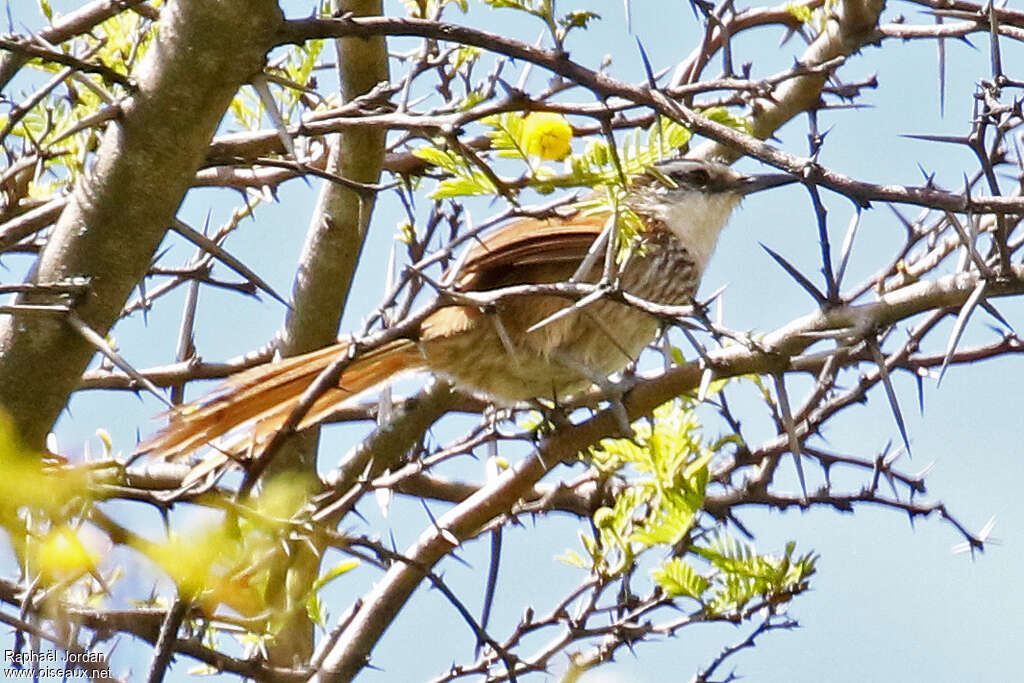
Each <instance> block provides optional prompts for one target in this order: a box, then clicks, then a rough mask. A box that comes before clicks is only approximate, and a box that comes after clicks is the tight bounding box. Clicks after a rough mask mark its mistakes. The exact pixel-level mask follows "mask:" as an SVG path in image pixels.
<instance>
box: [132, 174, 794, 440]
mask: <svg viewBox="0 0 1024 683" xmlns="http://www.w3.org/2000/svg"><path fill="white" fill-rule="evenodd" d="M794 180H795V179H794V178H793V177H792V176H790V175H788V174H785V173H768V174H757V175H747V174H743V173H740V172H738V171H736V170H734V169H732V168H730V167H729V166H726V165H724V164H721V163H718V162H715V161H706V160H695V159H686V158H673V159H668V160H663V161H660V162H656V163H655V164H652V165H650V166H649V167H647V168H646V169H645V170H644V171H643V172H642V173H639V174H637V175H636V176H634V177H633V178H631V179H630V181H629V183H628V185H627V188H626V192H625V195H624V198H623V200H622V203H623V204H624V205H625V206H626V207H628V208H629V209H630V210H632V211H633V212H634V214H635V215H636V216H637V217H638V218H639V222H640V224H641V225H642V230H640V234H639V236H638V238H637V239H638V243H637V244H635V245H634V246H633V248H632V249H631V250H629V252H628V255H627V256H626V259H625V261H624V262H622V263H619V264H618V268H617V276H618V277H617V282H618V286H619V287H620V288H621V290H622V291H624V292H627V293H629V294H632V295H634V296H636V297H639V298H641V299H644V300H646V301H650V302H653V303H657V304H665V305H684V304H689V303H692V301H693V297H694V295H695V293H696V291H697V287H698V285H699V284H700V280H701V277H702V275H703V273H704V270H705V268H706V267H707V264H708V261H709V260H710V259H711V255H712V252H713V251H714V249H715V245H716V243H717V241H718V237H719V234H720V233H721V231H722V229H723V227H724V226H725V224H726V223H727V221H728V219H729V217H730V215H731V214H732V212H733V210H734V209H735V208H736V207H737V206H738V205H739V203H740V200H741V199H742V198H743V197H745V196H747V195H749V194H752V193H754V192H758V191H761V190H766V189H769V188H772V187H777V186H780V185H783V184H786V183H790V182H793V181H794ZM609 217H610V213H604V214H601V213H593V212H590V213H588V212H586V211H579V210H578V211H575V212H572V213H569V214H567V215H559V216H556V217H554V218H531V217H527V218H518V219H515V220H512V221H510V222H507V223H504V224H502V225H499V226H498V227H496V228H494V229H492V230H490V231H489V232H486V233H484V234H483V235H481V236H480V237H479V238H477V240H476V241H475V242H474V243H473V244H472V245H471V246H470V247H469V248H468V250H467V251H466V252H465V253H464V254H463V256H462V257H461V258H460V259H459V260H458V262H457V263H456V265H455V266H453V268H456V269H457V270H456V272H454V273H452V274H451V276H450V279H449V280H448V281H450V282H452V283H453V284H452V289H453V291H454V292H456V293H459V292H461V293H466V294H472V293H483V292H488V291H492V290H498V289H501V288H504V287H510V286H515V285H525V284H551V283H559V282H567V281H575V282H584V283H588V282H589V283H594V282H598V281H599V280H600V278H601V276H602V274H603V273H604V272H605V271H606V269H605V267H604V264H603V263H602V259H594V258H593V256H591V257H589V258H588V254H591V253H592V251H593V248H594V247H595V242H597V241H598V240H599V239H600V236H601V234H602V232H603V231H604V230H605V226H606V225H607V223H608V221H609ZM581 270H582V271H584V272H582V273H580V272H579V271H581ZM567 307H571V310H568V311H566V310H565V309H566V308H567ZM659 325H660V323H659V321H658V320H657V319H655V318H654V317H653V316H652V315H651V314H650V313H648V312H645V311H643V310H640V309H639V308H637V307H635V306H631V305H629V304H627V303H625V302H622V301H621V300H612V299H611V298H608V297H598V298H597V299H596V300H594V301H592V302H590V303H588V304H587V305H585V306H580V305H577V306H573V304H572V302H567V300H566V299H565V298H563V297H559V296H555V295H553V294H551V293H546V294H536V295H530V296H517V297H511V298H501V297H499V298H498V299H497V300H496V301H495V302H494V303H493V304H492V305H489V306H486V307H481V306H479V305H474V304H473V303H472V302H469V303H462V302H459V303H453V304H451V305H441V306H439V307H438V308H437V310H435V311H434V312H432V313H431V314H429V315H428V316H426V317H425V318H424V319H423V321H422V322H421V323H420V325H419V327H418V329H417V330H414V331H413V332H412V333H411V334H409V335H407V336H405V337H402V338H398V339H393V340H391V341H388V342H386V343H384V344H382V345H380V346H377V347H376V348H372V349H368V350H366V351H364V352H361V353H355V354H354V355H353V352H354V349H353V348H352V345H353V343H354V342H353V341H352V340H351V339H345V338H342V339H341V340H339V341H337V342H336V343H334V344H332V345H329V346H326V347H324V348H322V349H319V350H316V351H313V352H311V353H306V354H303V355H299V356H294V357H290V358H286V359H283V360H280V361H277V362H272V363H267V364H264V365H260V366H257V367H255V368H251V369H248V370H244V371H241V372H239V373H237V374H235V375H232V376H229V377H228V378H227V379H226V380H225V381H224V382H223V383H222V384H221V385H220V386H219V387H218V388H216V389H214V390H213V391H212V392H210V393H209V394H207V395H205V396H202V397H200V398H199V399H197V400H196V401H193V402H191V403H187V404H183V405H181V406H178V407H176V408H174V409H172V410H171V411H170V412H169V413H168V414H167V416H168V422H167V425H166V426H165V427H164V428H162V429H161V430H159V431H158V432H157V433H156V434H154V435H153V436H152V437H150V438H149V439H147V440H146V441H144V442H142V443H141V444H140V445H139V447H138V448H137V450H136V453H137V454H148V455H150V456H155V457H159V458H163V459H178V458H182V457H184V456H187V455H189V454H191V453H193V452H195V451H197V450H198V449H200V448H202V447H204V446H206V445H210V444H215V443H217V440H218V439H220V437H224V436H225V435H226V434H228V433H234V434H236V435H237V436H235V437H233V438H234V441H232V442H231V445H230V446H228V445H220V446H218V449H219V450H221V452H223V450H224V449H229V450H231V451H233V452H237V453H241V452H248V453H250V454H258V453H259V452H260V449H261V448H262V447H263V446H265V445H266V443H268V442H269V441H270V439H271V438H272V437H273V435H274V434H275V432H276V431H277V430H279V429H280V428H281V426H282V425H283V424H284V423H285V422H286V421H287V420H288V418H289V416H290V414H291V413H292V411H293V410H294V408H295V406H296V405H298V403H299V399H300V397H301V396H302V394H303V392H304V391H305V390H306V389H307V388H308V387H310V386H311V385H312V384H313V382H314V381H316V379H317V377H318V376H319V375H320V374H321V373H322V372H323V371H324V370H325V369H326V368H327V367H329V366H331V365H332V363H334V362H335V361H336V360H338V359H339V358H344V357H349V356H351V359H350V362H348V363H347V365H345V366H344V370H343V372H342V374H341V377H340V379H339V381H338V382H337V383H336V385H335V386H333V387H332V388H330V389H329V390H327V391H326V392H325V393H324V394H323V395H321V396H320V397H319V398H318V399H317V400H316V401H315V402H314V403H313V404H312V407H311V408H310V409H309V410H308V412H307V413H306V415H305V417H304V418H303V419H302V420H301V422H300V423H299V425H298V429H299V430H301V429H305V428H308V427H310V426H313V425H315V424H318V423H319V422H320V421H322V420H323V419H324V418H325V417H326V416H327V415H328V414H329V413H330V412H331V411H332V410H333V409H334V408H336V407H337V406H338V405H339V404H341V403H343V402H344V401H346V400H348V399H349V398H351V397H353V396H354V395H356V394H359V393H362V392H363V391H366V390H369V389H371V388H374V387H376V386H378V385H382V384H384V383H386V382H387V381H389V380H391V379H392V378H394V377H396V376H397V375H400V374H402V373H405V372H410V371H427V372H429V373H432V374H434V375H436V376H440V377H442V378H445V379H447V380H450V381H452V382H453V383H454V384H455V385H456V386H457V387H459V388H460V389H462V390H465V391H468V392H470V393H473V394H477V395H482V396H484V397H486V398H487V399H489V400H492V401H494V402H495V403H497V404H500V405H514V404H516V403H519V402H523V401H530V400H540V399H547V398H552V399H555V400H558V399H559V398H561V397H565V396H568V395H571V394H573V393H575V392H579V391H581V390H584V389H586V388H588V387H590V386H592V385H594V384H595V383H600V381H601V378H607V377H608V376H610V375H612V374H614V373H616V372H618V371H620V370H622V369H624V368H625V367H627V366H628V365H629V364H630V363H633V362H634V361H635V360H636V358H637V356H638V355H639V354H640V352H641V351H642V350H643V349H644V348H645V347H646V346H647V345H649V344H650V343H651V342H652V341H654V339H655V338H656V336H657V334H658V331H659ZM240 427H244V429H241V430H239V429H238V428H240ZM239 432H240V433H239ZM222 443H226V442H222Z"/></svg>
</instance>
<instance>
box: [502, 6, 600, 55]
mask: <svg viewBox="0 0 1024 683" xmlns="http://www.w3.org/2000/svg"><path fill="white" fill-rule="evenodd" d="M482 1H483V2H484V4H486V5H490V6H491V7H493V8H495V9H514V10H518V11H520V12H525V13H527V14H530V15H532V16H535V17H537V18H538V19H540V20H541V21H543V22H544V24H545V25H546V26H547V28H548V31H549V32H550V33H551V37H552V39H553V40H554V41H555V45H557V46H558V47H561V46H562V43H563V42H564V41H565V38H566V36H567V35H568V34H569V32H570V31H572V30H573V29H577V28H586V26H587V24H588V23H590V21H592V20H593V19H600V18H601V15H599V14H597V13H596V12H588V11H583V10H573V11H571V12H569V13H567V14H565V15H564V16H561V17H559V16H555V3H554V0H482Z"/></svg>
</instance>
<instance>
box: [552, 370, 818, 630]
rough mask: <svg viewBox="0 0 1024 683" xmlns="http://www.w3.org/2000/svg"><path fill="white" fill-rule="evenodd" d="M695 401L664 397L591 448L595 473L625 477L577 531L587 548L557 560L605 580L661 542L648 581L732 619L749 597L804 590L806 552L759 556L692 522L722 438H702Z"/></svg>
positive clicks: (811, 558)
mask: <svg viewBox="0 0 1024 683" xmlns="http://www.w3.org/2000/svg"><path fill="white" fill-rule="evenodd" d="M719 388H720V386H719V387H715V388H714V389H713V391H714V390H718V389H719ZM694 408H695V405H694V403H693V402H692V401H690V400H687V399H682V398H680V399H676V400H674V401H671V402H669V403H666V404H664V405H662V406H660V407H659V408H658V409H657V410H655V412H654V415H653V416H652V418H651V419H650V420H641V421H639V422H637V423H636V424H635V425H634V427H633V428H634V432H635V437H634V439H605V440H604V441H602V442H601V444H600V446H599V447H597V448H594V449H593V450H592V451H591V453H590V454H589V458H590V460H591V462H592V463H593V465H594V467H596V468H597V469H598V471H599V472H601V474H602V475H603V476H605V477H612V476H615V477H622V478H624V479H625V480H626V485H625V487H624V488H623V489H622V490H621V491H620V492H619V493H618V494H617V495H616V498H615V502H614V504H613V505H611V506H610V507H603V508H601V509H599V510H597V512H595V513H594V516H593V524H594V529H595V530H596V534H595V536H593V537H591V536H582V537H581V538H582V542H583V546H584V549H585V551H586V555H587V556H586V557H584V556H581V555H580V554H578V553H569V554H568V555H567V556H566V557H564V558H563V559H564V560H565V561H567V562H569V563H570V564H574V565H576V566H579V567H583V568H586V569H589V570H590V571H591V572H593V573H595V574H597V575H599V576H602V577H605V578H609V579H610V578H615V577H617V576H620V575H622V574H623V573H624V572H626V571H627V570H629V569H630V568H631V567H632V566H633V564H634V563H635V562H636V561H637V560H638V559H639V558H640V557H641V556H642V555H643V554H645V553H648V552H649V551H652V550H655V549H659V548H660V549H670V550H671V556H670V557H669V558H668V559H666V560H664V561H662V562H660V563H659V565H658V566H657V568H655V569H654V570H653V571H652V577H653V579H654V581H655V583H657V585H658V586H659V587H660V588H661V589H662V590H663V591H665V593H666V594H667V595H669V596H671V597H674V598H690V599H692V600H695V601H697V603H698V604H699V605H700V608H701V609H702V610H704V611H705V612H706V613H707V615H708V616H713V617H728V618H732V617H734V616H736V615H738V614H739V613H741V612H742V610H743V609H744V607H746V606H747V605H748V604H749V603H750V602H751V601H753V600H763V601H768V602H771V603H777V602H782V601H785V600H788V599H789V597H791V596H792V595H795V594H797V593H800V592H802V591H803V590H805V589H806V588H807V585H808V580H809V578H810V576H811V575H812V574H813V573H814V564H815V561H816V556H815V555H813V554H811V553H809V554H807V555H802V556H796V555H795V546H794V545H793V544H792V543H791V544H789V545H787V547H786V551H785V553H784V554H783V555H782V556H778V557H776V556H772V555H758V554H757V552H756V550H755V549H754V547H753V546H752V545H751V544H749V543H743V542H740V541H738V540H736V539H734V538H732V537H731V536H729V535H727V534H725V533H724V532H722V531H721V530H717V531H711V530H710V529H705V528H704V527H703V526H702V524H701V522H702V510H703V506H704V496H705V492H706V489H707V486H708V482H709V478H710V473H709V469H708V468H709V465H710V463H711V462H712V461H713V460H714V458H715V456H716V455H717V454H718V452H719V450H720V449H722V448H723V447H724V446H725V445H726V444H728V443H730V442H731V439H729V438H724V439H720V440H718V441H717V442H716V443H713V444H710V445H709V444H706V443H705V442H704V440H703V439H702V437H701V425H700V422H699V420H698V419H697V416H696V414H695V412H694ZM709 539H710V540H709ZM698 565H699V566H700V567H701V568H700V569H698Z"/></svg>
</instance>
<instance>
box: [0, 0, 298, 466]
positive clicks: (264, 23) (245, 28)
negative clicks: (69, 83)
mask: <svg viewBox="0 0 1024 683" xmlns="http://www.w3.org/2000/svg"><path fill="white" fill-rule="evenodd" d="M282 20H283V17H282V15H281V12H280V10H279V8H278V6H277V3H276V2H273V1H272V0H220V1H218V2H213V1H211V0H175V1H172V2H169V3H168V4H167V5H166V6H165V7H164V9H163V10H162V11H161V15H160V27H159V29H158V32H157V36H156V39H155V43H154V44H153V45H152V47H151V48H150V51H149V53H148V54H147V55H146V57H145V59H144V60H143V62H142V64H141V65H140V67H139V69H138V73H136V74H134V78H135V80H136V83H137V87H136V89H135V92H133V93H132V95H131V96H130V97H129V98H127V99H126V100H125V101H124V102H123V103H122V104H121V109H122V115H121V117H120V118H119V119H118V120H116V121H114V122H112V123H111V124H109V125H108V128H107V131H106V134H105V135H104V136H103V141H102V143H101V145H100V148H99V150H98V151H97V153H96V159H95V163H94V164H93V167H92V168H91V169H89V170H88V171H87V172H85V173H84V174H83V175H82V177H81V178H80V179H79V180H78V182H77V183H76V186H75V189H74V193H73V194H72V196H71V200H70V202H69V203H68V205H67V207H66V208H65V209H64V212H63V213H62V214H61V217H60V220H59V221H58V222H57V225H56V227H55V229H54V234H53V236H52V237H51V238H50V239H49V240H48V241H47V244H46V247H45V249H44V250H43V252H42V253H41V254H40V256H39V260H38V262H37V263H36V264H35V266H34V267H33V270H32V274H31V275H30V277H29V281H30V282H33V283H52V282H60V281H64V280H67V279H69V278H85V279H86V280H87V281H88V283H89V284H88V292H87V293H86V294H85V296H84V297H83V298H82V299H81V300H80V301H79V302H78V305H77V306H76V308H75V313H76V314H77V315H78V316H79V317H80V318H81V319H82V320H83V321H84V322H85V323H86V324H87V325H89V326H90V327H92V329H93V330H95V331H96V332H98V333H99V334H100V335H106V334H107V332H108V331H109V330H110V328H111V327H112V326H113V325H114V323H115V322H116V321H117V319H118V317H119V315H120V313H121V309H122V306H123V305H124V303H125V301H126V299H127V298H128V295H129V294H130V293H131V291H132V289H133V288H134V287H135V286H137V284H138V283H139V281H140V280H141V279H142V278H143V276H144V275H145V273H146V270H147V268H148V267H149V264H150V260H151V259H152V257H153V254H154V252H155V251H156V249H157V247H158V246H159V244H160V241H161V240H162V239H163V236H164V233H165V231H166V230H167V227H168V226H169V225H170V223H171V219H172V218H173V217H174V215H175V213H176V211H177V209H178V206H179V205H180V204H181V201H182V199H183V198H184V196H185V192H186V191H187V190H188V188H189V186H190V185H191V184H192V181H193V179H194V177H195V173H196V170H197V168H198V167H199V164H200V162H201V161H202V159H203V157H204V155H205V154H206V150H207V146H208V145H209V143H210V140H211V138H212V137H213V133H214V131H215V130H216V129H217V125H218V123H219V122H220V119H221V116H222V115H223V113H224V111H225V109H226V108H227V106H228V104H229V103H230V102H231V99H232V97H233V96H234V94H235V92H236V91H237V90H238V87H239V86H240V85H241V84H243V83H245V82H246V80H247V79H248V78H249V77H250V76H252V75H253V74H255V73H257V72H258V71H259V70H260V69H261V68H262V66H263V62H264V56H265V54H266V51H267V50H268V49H269V47H270V46H271V43H272V38H273V36H274V33H275V30H276V29H278V27H279V26H280V25H281V23H282ZM226 37H230V49H226V43H225V38H226ZM18 303H20V304H47V303H53V299H52V298H51V297H50V296H47V295H42V294H32V295H23V296H21V297H19V300H18ZM93 353H94V348H93V347H92V346H91V345H90V344H89V343H88V342H87V341H86V340H85V339H83V338H82V337H81V336H80V335H79V334H78V333H77V332H75V331H74V330H73V329H72V327H71V326H70V325H69V324H68V323H67V322H66V321H65V320H63V319H62V318H60V317H45V318H44V317H40V316H35V317H28V316H25V315H17V316H8V317H4V318H3V319H2V320H0V406H2V407H3V409H4V410H5V411H6V412H8V413H9V414H10V416H11V417H12V418H13V421H14V423H15V425H16V426H17V428H18V429H19V431H20V432H21V434H22V436H23V437H24V439H25V440H26V441H27V442H28V443H29V444H31V445H33V446H36V447H40V446H42V444H43V441H44V438H45V436H46V434H47V432H49V431H50V429H51V427H52V426H53V423H54V422H55V421H56V419H57V417H58V415H59V414H60V411H61V410H62V409H63V407H64V405H65V404H66V403H67V399H68V396H69V394H70V393H71V391H72V390H73V389H74V388H75V386H76V385H77V384H78V382H79V380H80V379H81V375H82V371H83V370H85V368H86V365H88V363H89V359H90V358H92V355H93Z"/></svg>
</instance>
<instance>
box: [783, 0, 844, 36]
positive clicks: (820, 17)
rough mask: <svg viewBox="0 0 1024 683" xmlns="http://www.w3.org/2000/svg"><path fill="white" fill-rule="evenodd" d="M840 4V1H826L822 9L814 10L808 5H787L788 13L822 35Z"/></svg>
mask: <svg viewBox="0 0 1024 683" xmlns="http://www.w3.org/2000/svg"><path fill="white" fill-rule="evenodd" d="M838 4H839V0H825V2H824V3H822V5H821V6H820V7H818V8H816V9H812V8H811V7H808V6H807V5H798V4H796V3H787V4H786V12H788V13H789V15H790V16H792V17H793V18H794V19H796V20H797V21H799V22H800V23H802V24H804V25H806V26H809V27H810V28H812V29H814V30H815V32H817V33H821V32H822V31H824V30H825V26H826V24H827V23H828V20H829V17H831V16H832V13H833V12H834V11H835V8H836V6H837V5H838Z"/></svg>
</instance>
